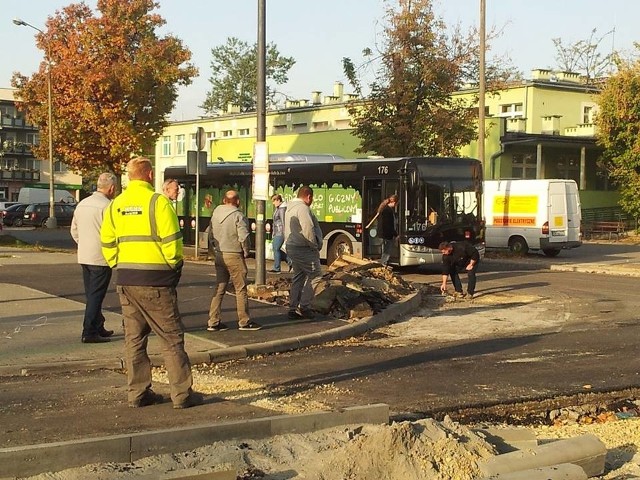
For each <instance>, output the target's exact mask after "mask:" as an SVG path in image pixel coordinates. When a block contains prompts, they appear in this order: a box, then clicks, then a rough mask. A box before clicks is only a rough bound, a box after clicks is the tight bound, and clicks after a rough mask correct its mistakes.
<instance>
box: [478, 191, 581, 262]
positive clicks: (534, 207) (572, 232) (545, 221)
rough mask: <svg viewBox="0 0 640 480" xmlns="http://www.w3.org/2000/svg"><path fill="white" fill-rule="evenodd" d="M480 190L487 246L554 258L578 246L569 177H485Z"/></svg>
mask: <svg viewBox="0 0 640 480" xmlns="http://www.w3.org/2000/svg"><path fill="white" fill-rule="evenodd" d="M483 186H484V189H483V213H484V218H485V242H486V246H487V247H495V248H509V249H510V250H511V251H512V252H514V253H520V254H525V253H526V252H528V251H529V249H532V250H542V251H543V252H544V254H545V255H547V256H549V257H555V256H556V255H558V253H560V250H562V249H564V248H575V247H579V246H580V245H582V239H581V236H580V220H581V213H580V196H579V193H578V186H577V185H576V182H575V181H573V180H564V179H545V180H487V181H485V182H484V185H483Z"/></svg>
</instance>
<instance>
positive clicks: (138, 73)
mask: <svg viewBox="0 0 640 480" xmlns="http://www.w3.org/2000/svg"><path fill="white" fill-rule="evenodd" d="M157 7H158V3H157V2H154V1H153V0H98V1H97V13H98V14H96V15H94V13H93V12H92V11H91V9H90V8H89V7H88V6H87V5H86V4H84V3H77V4H72V5H69V6H67V7H65V8H63V9H62V10H60V11H57V12H56V14H55V15H54V16H51V17H49V18H48V20H47V23H46V29H45V30H44V32H43V33H40V34H38V35H37V37H36V38H37V44H38V47H39V48H40V49H41V50H43V51H44V52H45V54H46V55H47V56H48V58H49V59H50V61H51V72H50V73H51V83H52V89H53V95H52V103H53V125H54V128H53V145H54V154H55V157H56V158H58V159H60V160H62V161H64V162H65V163H66V164H67V165H69V166H70V167H71V168H72V169H74V170H77V171H79V172H81V173H89V172H92V171H96V170H111V171H113V172H116V173H120V172H121V171H122V167H123V165H124V164H125V163H126V161H127V160H129V159H130V158H131V155H132V154H134V153H145V152H152V151H153V149H154V145H155V143H156V140H157V138H158V136H159V135H160V134H161V132H162V130H163V129H164V127H165V126H166V125H167V120H166V118H167V115H168V114H169V113H170V112H171V110H172V109H173V106H174V104H175V101H176V98H177V89H178V86H180V85H188V84H190V83H191V79H192V78H193V77H194V76H195V75H196V74H197V70H196V69H195V67H194V66H192V65H191V64H190V63H189V61H190V58H191V52H190V51H189V50H188V49H186V48H185V47H183V45H182V42H181V41H180V40H179V39H178V38H176V37H174V36H172V35H166V36H160V35H159V34H158V32H157V30H158V28H159V27H161V26H162V25H164V24H165V21H164V19H163V18H162V17H161V16H160V15H158V14H155V13H153V10H155V9H156V8H157ZM12 85H13V86H14V87H16V88H17V89H18V92H17V96H18V97H19V98H20V99H21V100H22V102H23V103H21V105H22V107H21V108H24V109H25V110H26V115H27V117H28V118H29V119H30V120H31V121H32V122H33V123H35V124H37V125H39V126H40V127H41V129H42V130H41V143H40V145H39V146H37V147H35V148H34V151H35V154H36V156H37V157H38V158H47V156H48V150H47V148H48V147H47V143H48V137H47V135H48V132H49V125H48V118H47V62H46V58H45V61H43V62H42V64H41V65H40V69H39V71H38V72H36V73H34V74H33V75H32V76H31V77H26V76H24V75H21V74H19V73H15V74H14V76H13V78H12Z"/></svg>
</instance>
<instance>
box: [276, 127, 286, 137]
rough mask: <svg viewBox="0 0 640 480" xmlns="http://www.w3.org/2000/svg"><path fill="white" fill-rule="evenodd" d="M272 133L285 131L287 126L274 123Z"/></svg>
mask: <svg viewBox="0 0 640 480" xmlns="http://www.w3.org/2000/svg"><path fill="white" fill-rule="evenodd" d="M273 133H274V135H275V134H278V133H287V126H286V125H274V126H273Z"/></svg>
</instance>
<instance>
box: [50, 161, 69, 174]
mask: <svg viewBox="0 0 640 480" xmlns="http://www.w3.org/2000/svg"><path fill="white" fill-rule="evenodd" d="M67 170H68V169H67V165H66V164H65V163H64V162H54V164H53V171H54V172H55V173H65V172H66V171H67Z"/></svg>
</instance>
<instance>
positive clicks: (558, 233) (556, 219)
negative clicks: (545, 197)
mask: <svg viewBox="0 0 640 480" xmlns="http://www.w3.org/2000/svg"><path fill="white" fill-rule="evenodd" d="M567 197H568V192H567V183H565V182H550V183H549V243H564V242H567V241H568V239H569V237H568V234H569V232H568V230H569V227H568V205H567Z"/></svg>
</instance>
